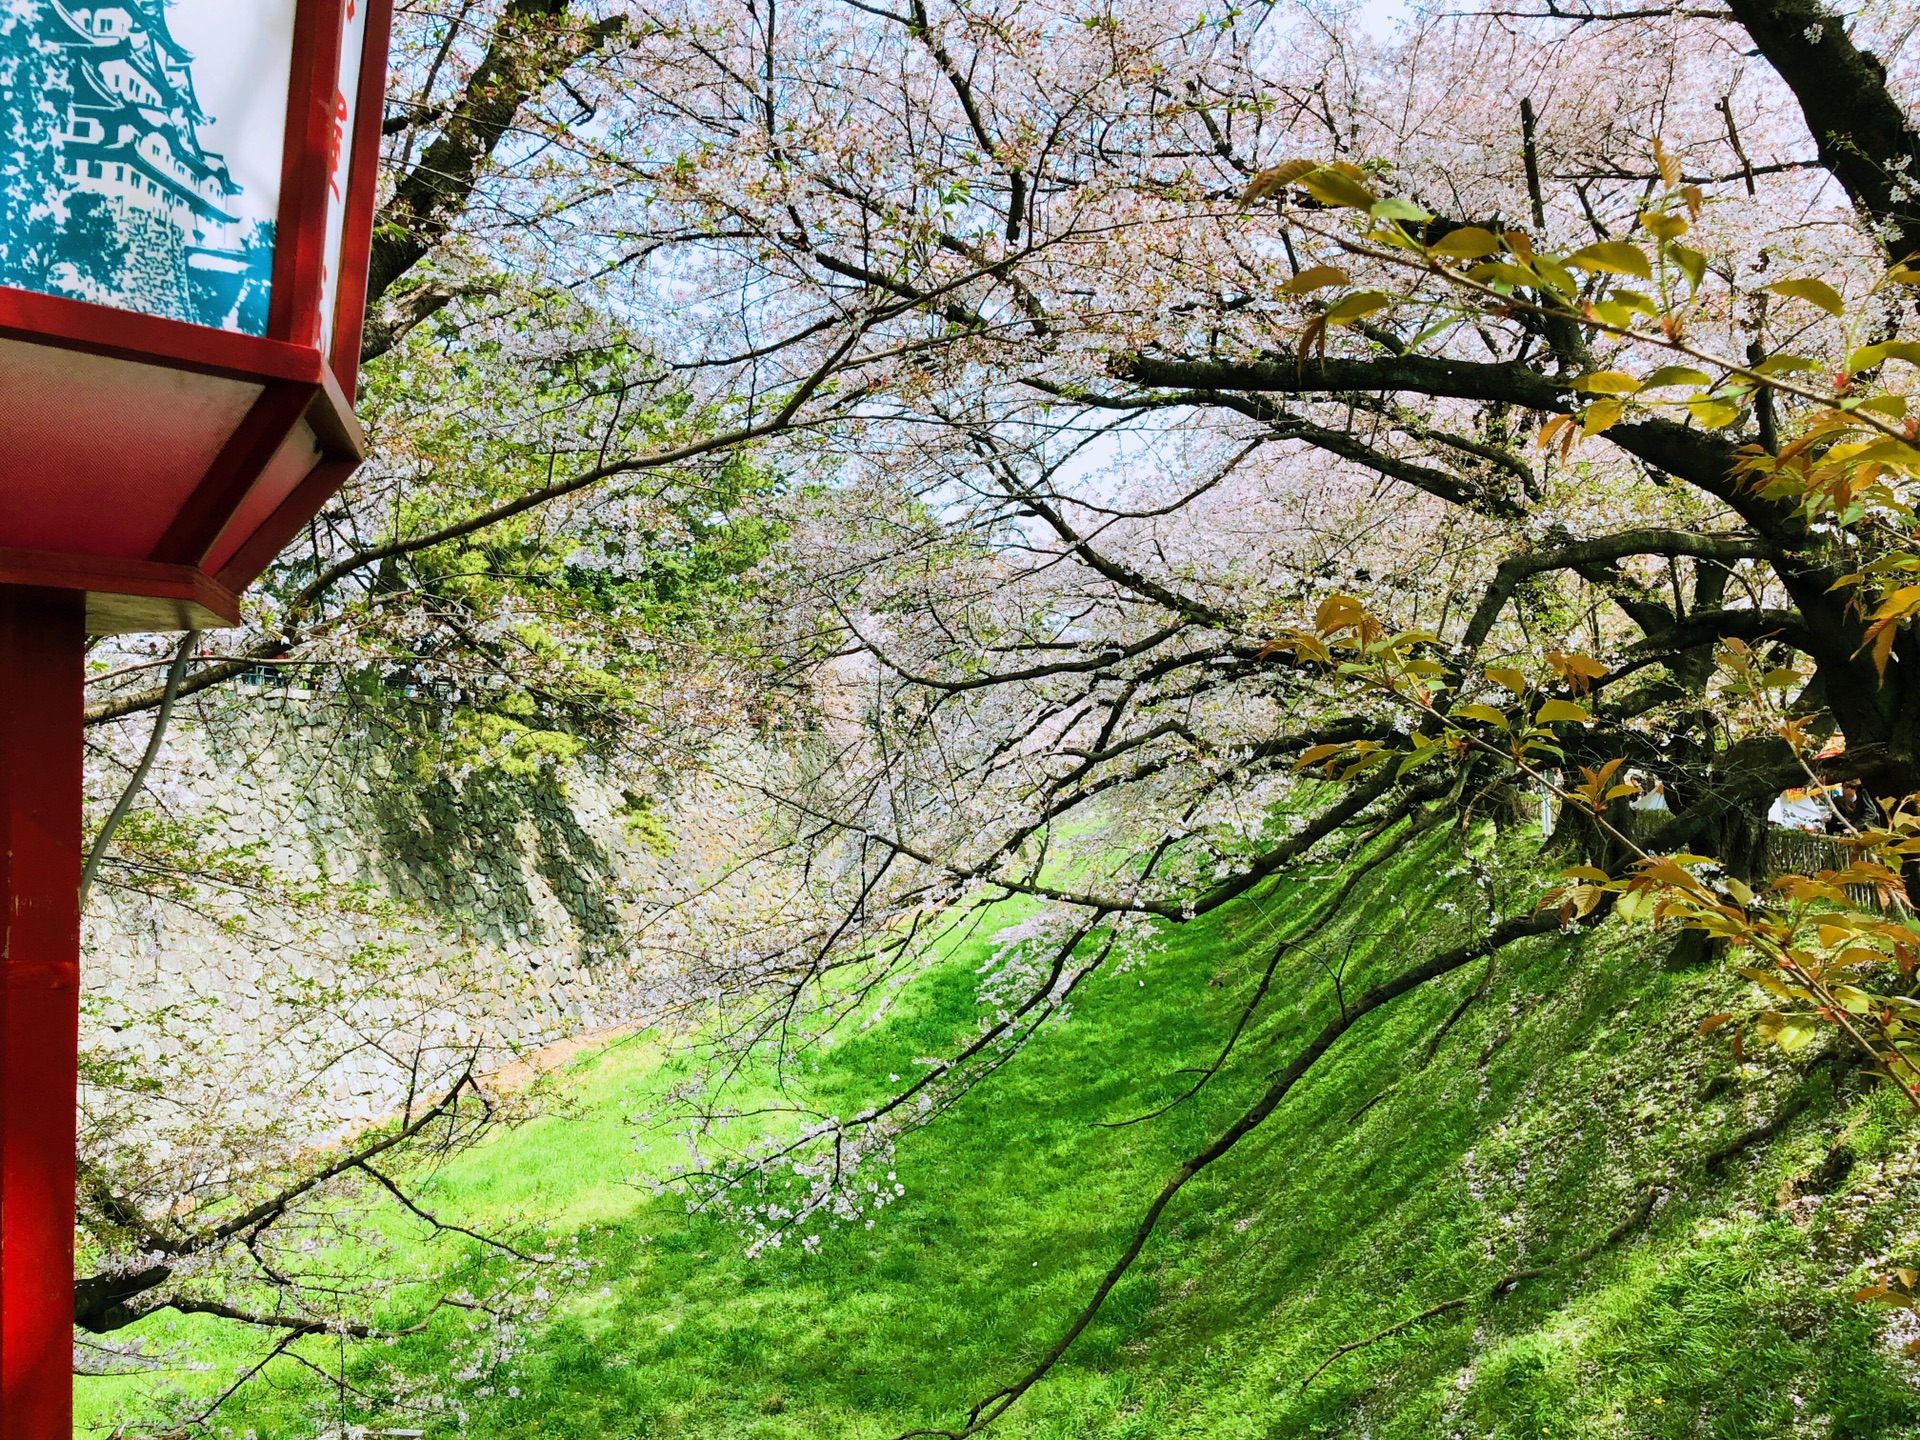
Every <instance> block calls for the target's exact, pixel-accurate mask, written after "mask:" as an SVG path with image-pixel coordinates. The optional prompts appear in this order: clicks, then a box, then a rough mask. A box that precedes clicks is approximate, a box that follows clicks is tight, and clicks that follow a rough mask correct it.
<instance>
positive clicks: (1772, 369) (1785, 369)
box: [1749, 355, 1820, 375]
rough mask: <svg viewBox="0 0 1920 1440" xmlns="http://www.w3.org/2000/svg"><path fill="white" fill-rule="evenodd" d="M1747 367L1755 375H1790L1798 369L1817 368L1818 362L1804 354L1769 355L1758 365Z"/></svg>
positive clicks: (1798, 370)
mask: <svg viewBox="0 0 1920 1440" xmlns="http://www.w3.org/2000/svg"><path fill="white" fill-rule="evenodd" d="M1749 368H1750V369H1751V370H1752V371H1753V373H1754V374H1756V375H1790V374H1794V373H1796V372H1800V371H1813V370H1818V369H1819V368H1820V362H1819V361H1817V360H1809V359H1808V358H1807V357H1806V356H1804V355H1769V356H1768V357H1767V358H1766V359H1764V360H1762V361H1761V362H1760V363H1759V364H1758V365H1753V366H1750V367H1749Z"/></svg>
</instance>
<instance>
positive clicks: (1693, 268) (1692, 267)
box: [1667, 241, 1707, 295]
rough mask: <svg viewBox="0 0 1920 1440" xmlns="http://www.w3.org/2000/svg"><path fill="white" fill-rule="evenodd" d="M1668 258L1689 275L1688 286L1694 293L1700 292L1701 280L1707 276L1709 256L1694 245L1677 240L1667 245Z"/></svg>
mask: <svg viewBox="0 0 1920 1440" xmlns="http://www.w3.org/2000/svg"><path fill="white" fill-rule="evenodd" d="M1667 258H1668V259H1669V260H1671V261H1673V263H1674V264H1675V265H1678V266H1679V267H1680V269H1681V271H1682V272H1683V273H1684V274H1685V275H1686V277H1687V284H1688V286H1689V287H1690V288H1691V289H1692V290H1693V292H1694V294H1696V295H1697V294H1699V293H1700V282H1701V281H1703V280H1705V279H1706V278H1707V257H1706V256H1704V255H1702V254H1701V253H1700V252H1699V251H1698V250H1695V249H1694V248H1693V247H1692V246H1690V245H1682V244H1680V243H1679V242H1678V241H1675V242H1674V243H1673V244H1671V245H1669V246H1667Z"/></svg>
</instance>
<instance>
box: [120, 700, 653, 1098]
mask: <svg viewBox="0 0 1920 1440" xmlns="http://www.w3.org/2000/svg"><path fill="white" fill-rule="evenodd" d="M431 723H433V722H432V716H431V712H429V711H427V710H425V709H419V710H414V709H410V708H409V707H407V706H404V705H399V706H389V707H388V708H386V709H383V710H370V709H368V708H366V707H365V706H364V705H356V704H354V703H351V702H347V701H342V700H339V699H332V700H329V699H318V698H314V697H312V696H310V695H307V694H305V693H304V692H302V691H299V690H287V689H277V688H265V687H262V688H250V687H240V689H239V690H238V691H237V692H234V693H231V694H229V695H227V696H224V697H222V698H220V699H218V700H216V701H213V702H210V703H208V704H206V705H204V706H200V707H198V708H193V707H183V709H182V712H181V715H180V716H179V717H178V718H177V719H176V722H175V726H174V728H173V730H172V731H171V732H170V735H169V738H168V744H167V747H166V749H165V751H164V752H163V756H162V760H161V763H160V764H159V765H158V766H157V767H156V769H155V772H154V777H153V781H152V784H151V787H150V788H151V791H152V795H151V803H152V804H153V805H154V806H155V807H157V812H158V813H160V814H164V815H165V816H166V817H168V819H169V821H171V822H176V823H179V824H184V825H186V826H189V827H193V829H194V833H195V834H196V835H199V836H201V837H203V838H201V839H199V840H196V842H195V843H196V845H201V846H204V854H205V856H206V857H207V864H208V865H209V867H210V868H212V869H213V870H216V871H221V870H222V869H223V867H225V868H232V865H231V864H229V859H228V858H223V857H229V858H230V857H237V860H235V861H234V862H233V863H235V864H237V865H238V867H239V868H240V869H241V870H242V871H244V870H245V869H246V868H247V867H249V866H261V867H264V878H263V879H262V880H261V881H260V882H259V883H258V884H254V883H252V882H247V883H246V884H243V885H242V886H241V887H239V888H237V889H236V888H233V887H229V886H225V885H222V884H220V883H213V884H207V883H204V882H195V883H191V884H190V886H189V889H190V891H191V893H188V892H187V891H181V892H180V893H169V891H168V887H167V885H166V884H164V883H156V882H155V880H154V877H152V876H151V875H140V876H135V875H131V874H129V873H128V872H124V871H122V872H120V874H119V876H118V879H117V880H116V875H115V871H114V870H113V869H112V868H109V869H108V870H107V871H106V872H104V874H103V881H104V883H103V884H102V885H101V886H100V887H99V888H97V889H96V891H95V893H94V895H93V897H92V900H91V902H90V904H89V906H88V913H87V917H86V922H85V928H84V938H83V963H84V968H85V985H86V996H87V1000H86V1005H87V1015H86V1020H85V1022H84V1023H85V1026H86V1028H87V1031H88V1034H87V1037H86V1040H87V1044H88V1045H89V1046H91V1047H92V1053H93V1054H94V1055H95V1057H96V1058H100V1057H108V1058H111V1057H114V1056H119V1057H122V1058H125V1059H127V1060H129V1061H132V1062H134V1063H135V1064H136V1065H137V1066H138V1067H140V1068H141V1070H142V1072H143V1073H150V1074H152V1075H155V1076H157V1077H158V1079H159V1082H160V1083H161V1084H163V1085H172V1086H179V1087H183V1090H193V1089H194V1088H195V1087H199V1088H201V1089H205V1090H206V1091H207V1096H208V1097H209V1098H207V1101H206V1103H208V1104H213V1103H215V1100H214V1098H211V1097H214V1095H215V1092H219V1093H223V1094H224V1093H229V1092H231V1093H240V1092H241V1091H246V1092H247V1093H251V1094H254V1095H256V1096H257V1097H258V1096H266V1097H271V1096H272V1095H275V1094H281V1093H284V1096H285V1099H284V1101H283V1102H272V1101H270V1100H267V1099H258V1098H256V1099H255V1100H253V1101H250V1102H248V1103H251V1104H265V1103H285V1104H286V1105H288V1106H292V1107H300V1106H311V1107H313V1110H314V1115H315V1119H316V1122H317V1123H318V1128H320V1129H322V1130H325V1129H327V1128H329V1127H332V1126H337V1125H351V1124H353V1123H356V1122H359V1121H364V1120H365V1119H367V1118H371V1117H373V1116H376V1115H380V1114H385V1113H388V1112H389V1111H390V1110H391V1109H392V1108H393V1107H394V1105H395V1104H396V1103H397V1102H398V1099H399V1098H400V1097H401V1096H403V1095H404V1093H405V1090H406V1087H407V1086H408V1084H409V1083H412V1080H411V1078H410V1074H409V1070H408V1065H407V1063H406V1055H407V1047H408V1046H409V1045H413V1046H415V1047H416V1050H415V1052H414V1053H415V1054H416V1055H417V1054H418V1053H419V1052H418V1047H419V1046H421V1045H427V1046H429V1048H431V1049H432V1051H433V1053H434V1054H435V1055H437V1056H439V1057H440V1058H441V1059H442V1060H445V1059H446V1057H447V1056H448V1054H449V1053H451V1051H453V1050H455V1049H458V1048H459V1047H471V1048H473V1049H476V1050H478V1051H480V1052H482V1066H483V1068H490V1067H492V1066H495V1065H499V1064H504V1063H506V1062H507V1061H509V1060H511V1059H512V1058H513V1057H514V1056H515V1055H517V1054H520V1053H523V1052H524V1051H525V1050H526V1049H527V1048H529V1047H531V1046H535V1045H539V1044H542V1043H545V1042H547V1041H550V1040H552V1039H554V1038H556V1037H558V1036H561V1035H566V1034H575V1033H580V1032H582V1031H588V1030H593V1029H596V1028H599V1027H602V1026H605V1025H608V1024H615V1023H623V1022H626V1021H629V1020H632V1019H633V1018H635V1017H636V1016H637V1015H642V1014H644V1013H645V1012H646V1009H647V1006H648V1004H649V1000H648V993H647V990H648V971H647V967H646V965H645V964H644V963H643V962H640V961H638V960H636V958H635V957H634V955H633V954H632V953H631V951H630V946H629V944H628V939H627V937H628V936H629V934H630V933H631V930H632V925H631V921H632V918H633V916H634V914H635V913H636V911H637V909H645V908H647V907H648V906H650V905H652V904H653V903H654V902H652V901H650V900H649V899H648V898H647V897H649V896H651V895H653V894H656V893H658V892H659V891H660V889H661V887H662V886H663V884H668V883H670V881H669V880H668V878H666V872H668V871H670V870H671V868H672V865H671V864H670V863H669V862H666V861H663V860H662V858H661V857H660V856H659V855H658V854H657V853H655V851H654V850H653V849H650V848H649V847H648V846H646V845H644V844H638V843H635V842H634V841H633V840H632V839H631V838H630V837H629V834H628V826H627V823H626V812H627V809H628V806H629V801H628V798H627V797H626V796H625V794H624V793H623V791H622V789H621V787H620V786H619V785H618V784H617V783H615V782H614V781H613V780H612V779H611V778H609V777H606V776H604V775H596V773H595V770H594V768H593V767H592V766H591V765H587V766H584V767H580V768H576V769H575V770H573V771H572V772H570V773H569V774H567V775H566V776H565V777H564V778H563V779H557V780H541V781H526V780H518V779H513V778H509V777H505V776H502V775H500V774H498V773H481V774H470V775H467V776H464V777H459V778H457V779H456V778H445V777H441V778H429V779H425V780H423V779H422V778H420V776H419V774H418V765H417V757H418V750H419V744H418V740H419V737H420V735H421V734H422V733H423V732H422V729H421V727H422V726H425V725H430V724H431ZM112 738H115V739H116V740H117V744H118V747H119V749H120V750H121V751H122V752H123V753H122V757H121V758H122V761H123V763H124V760H125V758H126V756H127V755H130V754H131V753H132V750H133V747H135V745H136V743H137V742H138V741H141V740H143V739H144V730H143V728H142V727H139V726H134V725H131V724H130V725H129V727H128V729H127V731H126V732H125V733H124V734H123V735H122V736H119V737H112ZM123 776H124V770H123V769H122V768H121V766H118V765H112V764H105V763H102V762H101V761H100V760H99V759H98V758H96V761H95V763H94V769H93V771H92V773H91V774H90V794H91V797H92V799H93V802H94V805H95V807H96V812H104V809H105V807H106V805H107V804H108V803H110V801H111V797H112V795H113V794H114V793H115V790H116V787H117V785H118V784H119V783H120V782H121V780H122V778H123ZM95 818H96V819H97V813H96V817H95ZM163 878H164V877H163ZM188 879H189V881H191V877H188ZM129 880H137V881H138V884H137V886H135V885H129V883H127V882H128V881H129ZM369 956H371V958H369ZM196 1026H198V1028H197V1029H196V1028H195V1027H196ZM370 1035H377V1036H379V1037H383V1038H382V1039H381V1040H380V1043H377V1044H370V1043H369V1042H368V1038H367V1037H368V1036H370ZM195 1036H199V1037H200V1038H199V1039H195V1038H194V1037H195ZM249 1070H251V1071H253V1072H254V1073H252V1074H251V1075H249V1074H248V1073H246V1072H248V1071H249ZM266 1070H271V1071H272V1072H273V1075H274V1076H275V1077H278V1078H277V1079H270V1077H268V1076H267V1075H266V1074H265V1073H264V1072H265V1071H266ZM219 1103H227V1102H225V1101H220V1102H219ZM189 1108H204V1107H189Z"/></svg>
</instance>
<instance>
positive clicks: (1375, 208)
mask: <svg viewBox="0 0 1920 1440" xmlns="http://www.w3.org/2000/svg"><path fill="white" fill-rule="evenodd" d="M1367 213H1368V214H1370V215H1371V216H1373V218H1374V219H1376V220H1411V221H1413V222H1415V223H1416V224H1424V223H1425V222H1427V221H1428V220H1431V219H1432V218H1433V216H1431V215H1429V214H1428V213H1427V212H1426V211H1424V210H1422V209H1421V208H1420V207H1419V206H1418V205H1416V204H1414V203H1413V202H1412V201H1411V200H1402V199H1401V198H1400V197H1399V196H1398V195H1389V196H1388V197H1387V198H1386V199H1384V200H1376V201H1374V202H1373V204H1372V205H1370V206H1368V207H1367Z"/></svg>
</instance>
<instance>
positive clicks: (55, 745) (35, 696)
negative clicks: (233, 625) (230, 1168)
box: [0, 585, 86, 1440]
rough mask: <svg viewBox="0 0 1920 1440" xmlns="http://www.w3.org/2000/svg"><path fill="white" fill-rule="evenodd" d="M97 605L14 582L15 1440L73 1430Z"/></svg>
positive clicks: (0, 1149)
mask: <svg viewBox="0 0 1920 1440" xmlns="http://www.w3.org/2000/svg"><path fill="white" fill-rule="evenodd" d="M85 645H86V623H85V611H84V600H83V597H81V596H80V595H78V594H74V593H71V592H65V593H63V592H60V591H51V590H29V589H24V588H21V587H17V586H4V585H0V1440H70V1437H71V1436H72V1434H73V1168H74V1167H73V1156H74V1126H75V1120H74V1107H75V1100H76V1064H75V1060H76V1056H77V1054H78V1048H79V1028H80V843H81V834H80V780H81V774H80V767H81V759H80V755H81V708H82V705H83V703H84V702H83V692H82V678H83V673H84V663H85Z"/></svg>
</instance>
